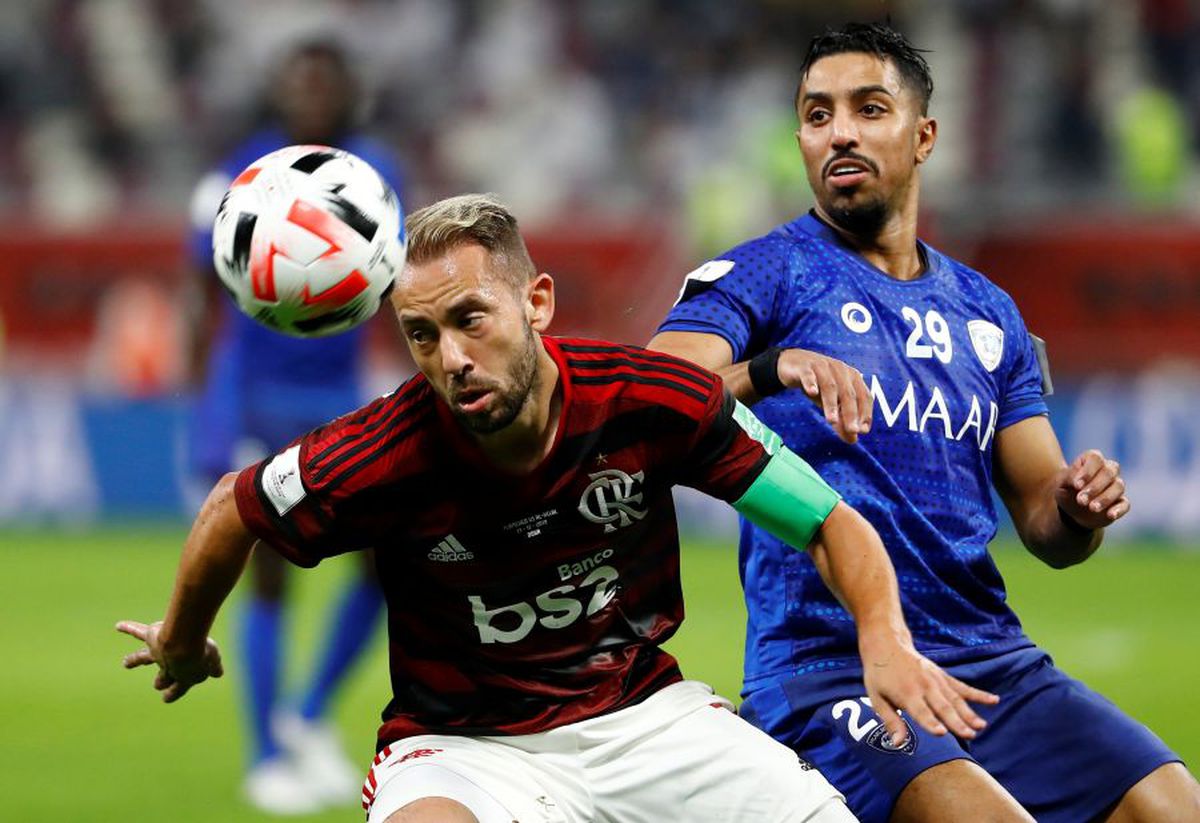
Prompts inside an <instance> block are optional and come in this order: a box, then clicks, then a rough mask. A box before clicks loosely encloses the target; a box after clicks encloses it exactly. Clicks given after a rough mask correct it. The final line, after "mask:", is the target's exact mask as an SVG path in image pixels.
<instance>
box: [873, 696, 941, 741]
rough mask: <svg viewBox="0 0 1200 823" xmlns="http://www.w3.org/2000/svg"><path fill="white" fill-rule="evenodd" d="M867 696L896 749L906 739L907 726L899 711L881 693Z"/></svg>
mask: <svg viewBox="0 0 1200 823" xmlns="http://www.w3.org/2000/svg"><path fill="white" fill-rule="evenodd" d="M868 697H869V699H870V701H871V708H873V709H874V710H875V714H877V715H879V719H880V720H882V721H883V725H884V726H885V727H887V730H888V736H889V737H890V738H891V739H892V745H893V746H895V747H896V748H897V749H898V748H900V747H901V746H903V745H904V741H905V740H907V739H908V726H907V724H905V722H904V720H903V719H901V717H900V713H899V712H897V711H896V708H895V707H894V706H893V705H892V704H891V703H890V702H888V700H887V699H886V698H885V697H884V696H883V695H882V694H880V693H878V692H874V693H872V694H870V695H868ZM942 733H945V729H943V730H942Z"/></svg>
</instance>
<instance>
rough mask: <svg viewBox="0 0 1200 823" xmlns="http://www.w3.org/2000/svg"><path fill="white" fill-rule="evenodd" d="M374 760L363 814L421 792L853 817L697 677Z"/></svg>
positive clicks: (543, 804)
mask: <svg viewBox="0 0 1200 823" xmlns="http://www.w3.org/2000/svg"><path fill="white" fill-rule="evenodd" d="M375 760H376V762H375V764H374V765H373V766H372V767H371V771H370V772H369V773H368V775H367V780H366V783H365V784H364V785H363V807H364V808H365V809H367V820H368V823H383V821H385V820H386V819H387V818H388V816H389V815H391V814H393V813H394V812H396V811H397V810H398V809H400V808H401V807H403V806H405V805H407V804H409V803H411V802H413V801H414V800H418V799H420V798H423V797H449V798H451V799H453V800H456V801H458V802H459V803H462V804H463V805H465V806H466V807H467V808H469V809H471V811H472V812H474V814H475V816H476V817H477V818H479V820H480V823H513V821H518V823H591V821H598V822H599V821H611V822H612V823H643V821H644V823H662V821H665V820H680V821H688V823H708V821H712V822H713V823H716V821H730V822H731V823H732V822H733V821H739V822H740V821H763V823H801V821H810V822H811V823H816V822H817V821H820V823H845V821H853V820H854V819H855V818H854V817H853V815H851V814H850V812H849V811H848V810H847V808H846V806H845V803H844V800H843V798H842V796H841V795H840V794H838V792H837V790H836V789H834V788H833V786H831V785H830V784H829V782H828V781H827V780H826V779H825V778H824V777H822V776H821V775H820V774H819V773H818V772H817V771H816V770H815V769H814V768H812V767H811V766H809V765H808V764H807V763H804V762H803V761H801V760H800V759H799V758H798V757H797V756H796V754H795V753H794V752H793V751H792V750H791V749H789V748H787V747H786V746H784V745H782V744H781V743H777V742H776V741H774V740H772V739H771V738H770V737H769V736H767V735H766V734H765V733H763V732H761V731H759V730H758V729H756V728H754V727H753V726H751V725H750V724H749V723H747V722H745V721H744V720H742V719H741V718H739V717H738V716H737V715H736V714H734V713H733V711H732V706H731V704H730V703H729V701H727V700H725V699H724V698H721V697H717V696H714V695H713V692H712V689H710V688H709V687H708V686H706V685H704V684H703V683H698V682H696V681H683V682H681V683H675V684H673V685H671V686H668V687H666V688H665V689H662V690H661V691H659V692H657V693H655V694H653V695H651V696H650V697H648V698H647V699H646V700H644V701H642V702H641V703H639V704H637V705H636V706H630V707H629V708H626V709H621V710H620V711H617V712H613V713H612V714H607V715H602V716H600V717H594V718H591V719H589V720H583V721H580V722H578V723H572V724H569V725H566V726H560V727H558V728H556V729H551V730H550V731H547V732H541V733H538V734H527V735H519V736H513V737H457V736H450V735H432V734H428V735H418V736H415V737H408V738H405V739H403V740H401V741H399V742H397V743H394V744H392V745H390V746H388V747H386V748H385V749H384V750H383V751H382V752H380V756H379V757H376V759H375Z"/></svg>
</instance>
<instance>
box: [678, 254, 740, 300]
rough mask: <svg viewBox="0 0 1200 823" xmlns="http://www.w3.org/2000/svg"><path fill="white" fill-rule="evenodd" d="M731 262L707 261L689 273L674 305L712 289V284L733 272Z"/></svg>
mask: <svg viewBox="0 0 1200 823" xmlns="http://www.w3.org/2000/svg"><path fill="white" fill-rule="evenodd" d="M733 266H734V263H733V261H732V260H709V261H708V262H707V263H705V264H704V265H703V266H701V267H700V268H698V269H696V270H695V271H692V272H689V273H688V276H687V277H685V278H684V279H683V288H681V289H680V290H679V296H678V297H676V298H675V305H679V304H680V303H683V302H684V301H686V300H690V299H691V298H693V297H695V296H696V295H697V294H700V293H701V292H704V291H707V290H708V289H710V288H712V284H713V283H715V282H717V281H718V280H720V279H721V278H722V277H724V276H725V275H727V274H729V273H730V272H731V271H733Z"/></svg>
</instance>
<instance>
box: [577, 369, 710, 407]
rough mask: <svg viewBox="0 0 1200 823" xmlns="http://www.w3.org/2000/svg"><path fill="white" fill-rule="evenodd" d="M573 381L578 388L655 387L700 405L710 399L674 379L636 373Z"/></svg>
mask: <svg viewBox="0 0 1200 823" xmlns="http://www.w3.org/2000/svg"><path fill="white" fill-rule="evenodd" d="M623 368H625V367H623ZM571 379H572V382H573V383H575V385H577V386H619V385H621V384H622V383H636V384H638V385H642V386H654V387H656V388H662V389H668V390H670V391H673V392H678V393H679V394H682V395H685V396H687V397H689V398H691V399H692V400H695V401H697V402H700V403H706V402H707V401H708V397H707V396H706V395H705V394H704V393H703V392H700V391H697V390H696V389H694V388H692V387H691V386H689V385H687V384H686V383H682V382H680V381H678V380H675V379H674V378H667V377H650V376H646V375H642V374H637V373H636V372H635V373H629V372H626V371H618V372H614V373H611V374H601V375H574V376H573V377H572V378H571Z"/></svg>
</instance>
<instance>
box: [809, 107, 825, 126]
mask: <svg viewBox="0 0 1200 823" xmlns="http://www.w3.org/2000/svg"><path fill="white" fill-rule="evenodd" d="M828 119H829V112H827V111H825V109H812V110H811V111H810V112H809V113H808V116H807V117H806V118H805V120H807V121H808V122H809V123H813V124H819V123H824V122H825V121H826V120H828Z"/></svg>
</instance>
